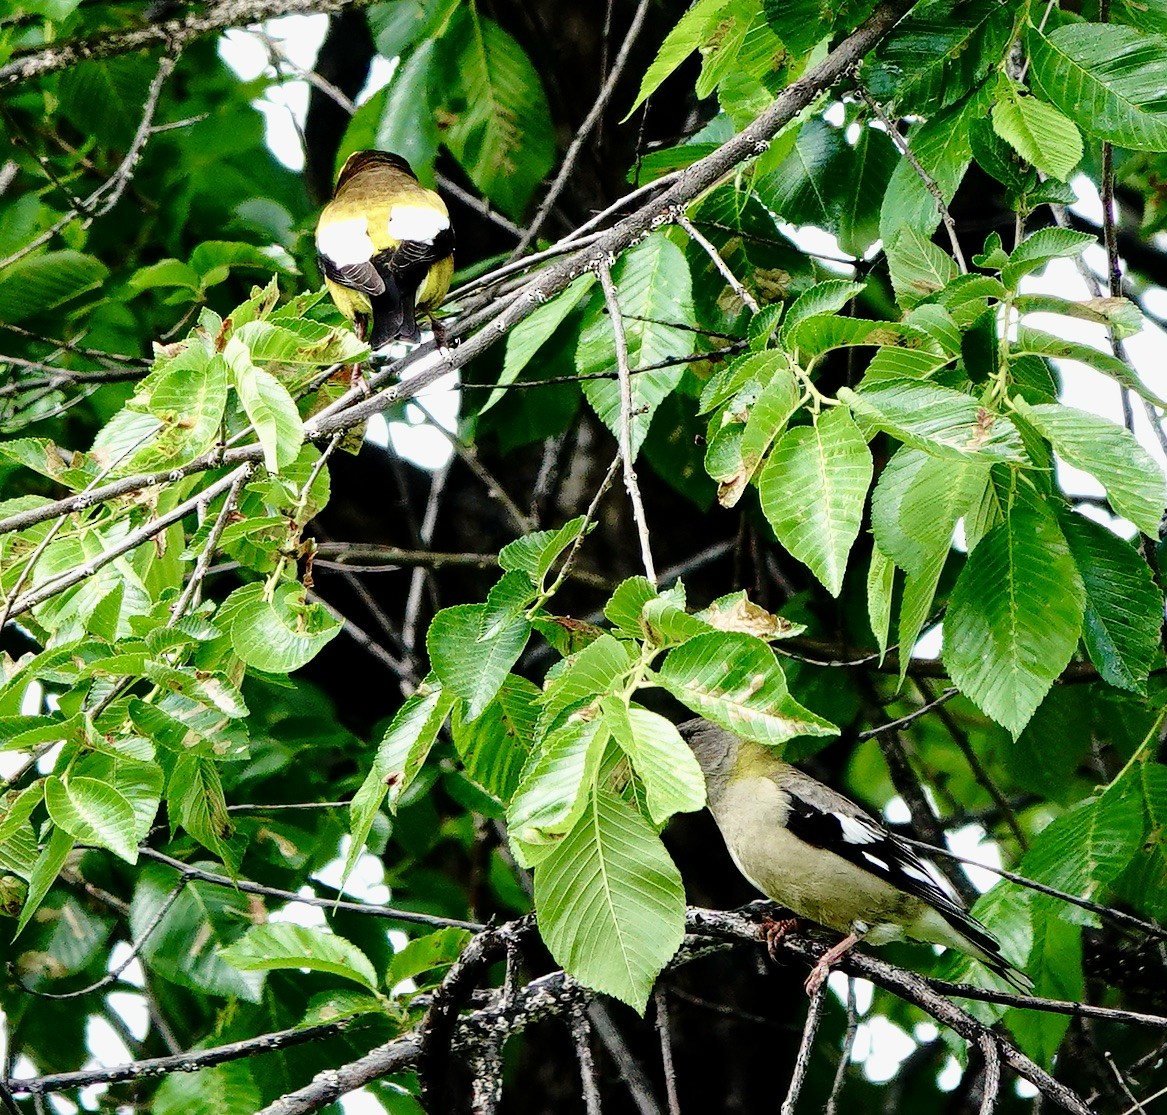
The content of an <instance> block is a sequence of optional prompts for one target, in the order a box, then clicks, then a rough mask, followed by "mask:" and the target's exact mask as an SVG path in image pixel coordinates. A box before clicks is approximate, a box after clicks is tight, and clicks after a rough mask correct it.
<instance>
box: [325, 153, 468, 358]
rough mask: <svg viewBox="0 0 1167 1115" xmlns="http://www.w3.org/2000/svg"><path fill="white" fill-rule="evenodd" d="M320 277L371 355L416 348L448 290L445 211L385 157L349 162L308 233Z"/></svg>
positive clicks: (449, 242) (394, 159)
mask: <svg viewBox="0 0 1167 1115" xmlns="http://www.w3.org/2000/svg"><path fill="white" fill-rule="evenodd" d="M316 250H317V260H318V261H319V263H320V270H321V271H322V272H323V273H324V282H325V284H326V285H327V287H328V293H329V294H331V295H332V300H333V302H335V303H336V307H337V309H338V310H340V312H341V313H342V314H344V316H345V317H347V318H348V319H349V320H350V321H352V322H353V323H354V324H355V325H356V328H357V334H358V336H360V337H361V338H362V340H368V342H369V344H370V346H371V347H372V348H373V349H374V350H376V349H379V348H383V347H384V346H385V345H387V344H389V342H390V341H394V340H403V341H417V340H419V339H420V337H421V332H420V330H419V329H418V327H417V315H418V313H419V312H421V313H426V314H429V313H431V312H432V311H433V309H434V308H435V307H436V306H438V305H439V303H440V302H441V301H442V299H443V298H444V297H445V296H446V291H447V290H449V288H450V279H451V277H452V276H453V274H454V230H453V229H452V228H451V227H450V214H449V213H448V212H447V211H446V203H445V202H444V201H442V199H441V198H440V197H439V196H438V195H437V194H436V193H434V191H433V190H427V189H426V188H425V187H424V186H423V185H421V183H420V182H418V180H417V175H415V174H414V173H413V170H412V168H411V167H410V165H409V163H407V162H406V161H405V160H404V159H403V158H402V157H401V156H400V155H393V154H390V153H389V152H388V151H358V152H356V153H355V154H353V155H350V156H349V157H348V159H347V161H346V162H345V164H344V167H343V168H342V169H341V172H340V177H339V178H337V180H336V190H335V191H334V193H333V195H332V200H331V201H330V202H329V203H328V204H327V205H326V206H325V207H324V209H323V211H322V212H321V214H320V220H319V222H318V223H317V225H316Z"/></svg>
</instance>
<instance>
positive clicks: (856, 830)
mask: <svg viewBox="0 0 1167 1115" xmlns="http://www.w3.org/2000/svg"><path fill="white" fill-rule="evenodd" d="M786 823H787V826H788V827H789V829H790V831H791V833H793V834H794V835H795V836H797V837H798V838H799V839H800V840H804V841H806V843H807V844H813V845H814V846H815V847H816V848H825V849H827V850H828V851H832V852H834V853H835V854H836V855H838V856H842V857H843V858H844V859H845V860H847V861H848V862H850V863H853V864H855V865H856V866H857V867H861V868H863V870H864V871H869V872H870V873H871V874H872V875H875V876H876V877H877V878H880V879H882V880H883V881H884V882H886V883H889V884H890V885H891V886H893V887H895V888H896V889H897V890H902V891H905V892H906V893H908V894H912V895H915V896H916V897H917V898H921V899H923V900H924V901H925V902H927V903H928V905H929V906H931V907H933V908H934V909H935V910H936V911H937V912H938V913H939V914H941V915H942V916H943V918H944V920H945V921H947V922H948V924H949V925H951V926H952V927H953V929H955V930H956V931H957V932H958V933H962V934H963V935H964V936H965V937H967V938H968V939H969V940H970V941H972V942H973V943H974V944H975V945H977V946H978V947H979V948H981V949H983V950H984V951H985V952H986V953H988V954H989V955H990V956H992V957H998V956H1000V954H1001V948H1000V946H999V945H998V944H997V942H996V941H995V940H994V939H993V938H992V937H991V936H990V935H989V932H988V930H987V929H985V927H984V926H983V925H981V923H980V922H979V921H977V920H976V919H975V918H973V917H971V916H970V915H969V914H968V913H967V912H966V911H965V909H964V907H963V906H961V905H960V903H959V902H958V901H957V900H956V899H954V898H953V897H952V896H951V895H950V894H948V893H947V892H946V891H944V890H942V889H941V887H940V886H939V885H938V884H937V882H936V880H935V879H934V878H933V877H932V875H931V874H930V872H929V871H928V868H927V867H925V866H924V863H923V861H922V860H921V859H920V857H919V856H917V855H916V853H915V852H913V851H912V849H911V848H909V847H908V846H907V845H906V844H904V843H903V841H901V840H897V839H896V837H894V836H893V835H892V834H891V833H890V832H888V831H887V829H885V828H884V827H883V826H882V825H878V824H876V823H875V822H874V821H872V820H870V819H869V818H867V817H854V816H850V815H848V814H844V813H836V812H834V811H833V810H824V809H820V808H819V807H818V806H816V805H813V804H812V803H811V802H809V801H807V800H806V799H805V798H800V797H799V796H798V795H797V794H796V793H790V815H789V817H788V818H787V822H786ZM1002 962H1003V961H1002Z"/></svg>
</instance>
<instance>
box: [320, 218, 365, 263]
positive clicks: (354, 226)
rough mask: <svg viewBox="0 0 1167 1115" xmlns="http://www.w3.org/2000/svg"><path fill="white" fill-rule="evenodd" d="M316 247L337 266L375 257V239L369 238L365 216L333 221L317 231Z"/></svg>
mask: <svg viewBox="0 0 1167 1115" xmlns="http://www.w3.org/2000/svg"><path fill="white" fill-rule="evenodd" d="M316 247H317V248H318V249H319V250H320V254H321V255H323V256H327V257H328V258H329V259H330V260H331V261H332V262H333V263H335V264H336V266H337V267H351V266H352V265H353V264H354V263H368V261H369V260H371V259H372V258H373V241H372V240H371V239H370V238H369V229H368V225H367V224H366V223H365V218H364V217H350V218H349V219H348V220H345V221H333V222H332V223H331V224H327V225H325V226H324V227H323V228H321V229H318V230H317V232H316Z"/></svg>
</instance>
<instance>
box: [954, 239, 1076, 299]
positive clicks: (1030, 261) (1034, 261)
mask: <svg viewBox="0 0 1167 1115" xmlns="http://www.w3.org/2000/svg"><path fill="white" fill-rule="evenodd" d="M1097 242H1098V241H1097V240H1096V239H1095V238H1094V237H1093V236H1090V235H1089V234H1087V233H1085V232H1074V231H1073V229H1068V228H1041V229H1038V230H1037V231H1036V232H1034V233H1032V234H1030V235H1029V236H1027V237H1026V238H1025V239H1024V240H1022V241H1021V243H1020V244H1018V245H1017V247H1016V248H1014V249H1013V251H1012V252H1010V254H1009V261H1008V263H1006V264H1004V265H1003V266H1002V267H1001V279H1002V281H1003V282H1004V283H1005V285H1006V286H1007V287H1010V288H1011V289H1012V288H1016V286H1017V282H1018V280H1019V279H1020V278H1021V277H1022V276H1023V275H1029V274H1031V273H1032V272H1034V271H1038V270H1040V269H1041V268H1042V267H1044V266H1045V265H1046V264H1047V263H1049V261H1050V260H1051V259H1067V258H1068V259H1072V258H1073V257H1074V256H1079V255H1081V254H1082V253H1083V252H1084V251H1085V250H1086V249H1087V248H1089V247H1090V246H1091V245H1092V244H1096V243H1097ZM974 262H979V257H974ZM990 266H991V265H990Z"/></svg>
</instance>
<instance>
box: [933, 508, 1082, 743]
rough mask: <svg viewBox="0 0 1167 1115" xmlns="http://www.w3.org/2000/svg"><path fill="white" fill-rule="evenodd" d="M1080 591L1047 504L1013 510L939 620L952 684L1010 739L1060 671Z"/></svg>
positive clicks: (1075, 625)
mask: <svg viewBox="0 0 1167 1115" xmlns="http://www.w3.org/2000/svg"><path fill="white" fill-rule="evenodd" d="M1084 608H1085V589H1084V588H1083V585H1082V578H1081V576H1080V575H1079V573H1078V568H1077V565H1076V564H1075V563H1074V559H1073V557H1072V556H1071V554H1070V548H1069V545H1068V544H1067V542H1066V539H1065V537H1064V536H1063V534H1062V532H1061V531H1060V530H1059V529H1058V524H1057V521H1056V519H1054V517H1053V514H1052V513H1051V512H1050V511H1049V509H1048V508H1047V507H1046V505H1045V504H1041V503H1036V502H1034V503H1029V504H1022V505H1019V506H1014V507H1013V508H1012V509H1011V510H1010V511H1009V513H1008V514H1007V517H1006V520H1005V522H1003V523H1001V524H1000V525H999V526H996V527H994V528H993V529H992V530H990V531H989V533H988V534H986V535H985V537H984V538H982V539H981V541H980V543H979V545H978V546H977V548H976V549H975V550H973V552H972V553H971V554H970V555H969V559H968V564H967V565H966V566H965V567H964V570H963V571H962V573H961V575H960V577H959V579H958V580H957V582H956V587H955V588H954V589H953V592H952V600H951V602H950V604H949V606H948V614H947V615H946V617H945V620H944V663H945V665H946V666H947V667H948V671H949V674H950V675H951V677H952V681H953V683H954V684H955V685H956V686H957V687H958V688H959V689H960V691H961V692H962V693H964V694H965V696H967V697H968V698H969V699H970V700H972V701H974V702H975V703H976V704H977V705H978V706H980V708H981V709H983V710H984V711H985V712H986V713H987V714H988V715H989V716H991V717H992V718H993V719H994V720H995V721H997V723H998V724H1002V725H1004V726H1005V727H1006V728H1008V729H1009V730H1010V731H1011V732H1012V733H1013V735H1014V736H1017V735H1019V734H1020V732H1021V729H1022V728H1024V727H1025V725H1026V724H1027V723H1028V722H1029V718H1030V717H1031V716H1032V715H1033V712H1034V710H1035V709H1036V708H1037V706H1038V705H1039V704H1040V703H1041V700H1042V698H1043V697H1044V696H1045V695H1046V693H1048V692H1049V688H1050V686H1051V685H1053V682H1054V679H1055V678H1056V677H1057V676H1058V675H1059V674H1060V673H1061V672H1062V670H1063V669H1065V667H1066V664H1067V663H1068V662H1069V661H1070V657H1071V655H1072V654H1073V653H1074V648H1075V647H1076V646H1077V645H1078V636H1079V635H1080V633H1081V631H1082V619H1083V613H1084Z"/></svg>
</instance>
